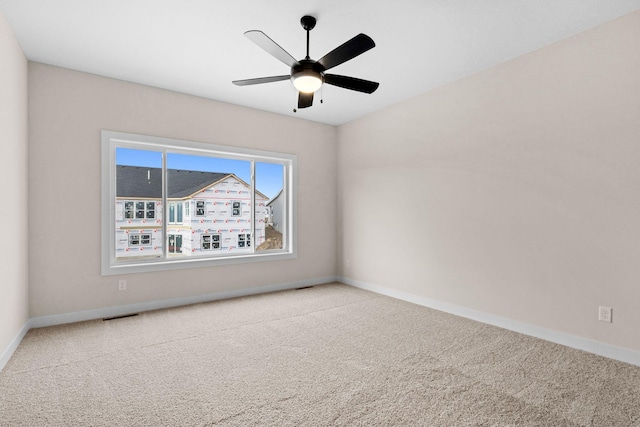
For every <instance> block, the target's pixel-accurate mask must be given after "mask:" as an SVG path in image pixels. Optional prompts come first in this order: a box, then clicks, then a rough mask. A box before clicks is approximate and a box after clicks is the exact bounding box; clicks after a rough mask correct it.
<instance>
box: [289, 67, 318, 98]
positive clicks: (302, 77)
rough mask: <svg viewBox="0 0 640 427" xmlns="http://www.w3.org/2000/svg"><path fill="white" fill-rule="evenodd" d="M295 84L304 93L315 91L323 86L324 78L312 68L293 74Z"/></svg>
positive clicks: (292, 78)
mask: <svg viewBox="0 0 640 427" xmlns="http://www.w3.org/2000/svg"><path fill="white" fill-rule="evenodd" d="M291 80H292V81H293V85H294V86H295V88H296V89H298V91H300V92H303V93H313V92H315V91H317V90H318V89H320V86H322V78H321V77H320V75H318V74H317V73H314V72H313V71H311V70H305V71H301V72H299V73H296V74H294V75H293V76H291Z"/></svg>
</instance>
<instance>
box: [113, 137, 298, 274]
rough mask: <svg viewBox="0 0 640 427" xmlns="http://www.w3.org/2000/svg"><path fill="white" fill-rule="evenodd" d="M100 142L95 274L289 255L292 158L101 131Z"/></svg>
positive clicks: (291, 250)
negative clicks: (98, 269) (99, 220)
mask: <svg viewBox="0 0 640 427" xmlns="http://www.w3.org/2000/svg"><path fill="white" fill-rule="evenodd" d="M102 140H103V145H102V189H103V192H102V225H103V227H102V274H103V275H110V274H124V273H137V272H145V271H157V270H167V269H176V268H189V267H196V266H203V265H211V266H213V265H218V264H229V263H245V262H254V261H265V260H281V259H288V258H295V257H296V248H295V220H296V211H295V203H294V197H295V183H296V180H295V171H296V156H295V155H290V154H281V153H272V152H267V151H258V150H249V149H242V148H235V147H226V146H220V145H210V144H204V143H196V142H190V141H179V140H173V139H165V138H157V137H149V136H144V135H133V134H124V133H118V132H110V131H103V132H102ZM274 200H276V201H277V203H276V205H277V209H276V208H274V209H271V208H270V207H269V206H270V205H269V203H270V202H272V201H274ZM270 212H272V214H269V213H270ZM276 213H277V215H276ZM273 217H277V221H275V220H272V218H273ZM275 223H277V226H278V229H277V230H276V229H275V227H274V224H275ZM136 247H137V248H140V250H139V251H132V250H131V249H132V248H136Z"/></svg>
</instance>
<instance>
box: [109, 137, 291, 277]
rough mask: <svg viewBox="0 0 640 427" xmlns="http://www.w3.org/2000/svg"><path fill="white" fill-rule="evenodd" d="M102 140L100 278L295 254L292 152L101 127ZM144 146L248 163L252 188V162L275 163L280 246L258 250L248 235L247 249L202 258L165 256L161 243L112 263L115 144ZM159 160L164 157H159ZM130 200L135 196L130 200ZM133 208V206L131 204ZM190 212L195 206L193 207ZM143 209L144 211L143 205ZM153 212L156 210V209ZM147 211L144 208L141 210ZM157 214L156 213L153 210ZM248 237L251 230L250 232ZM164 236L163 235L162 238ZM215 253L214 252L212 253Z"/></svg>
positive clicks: (165, 203)
mask: <svg viewBox="0 0 640 427" xmlns="http://www.w3.org/2000/svg"><path fill="white" fill-rule="evenodd" d="M101 137H102V138H101V139H102V182H101V183H102V194H101V196H102V209H101V211H102V256H101V258H102V259H101V272H102V275H103V276H109V275H118V274H130V273H143V272H151V271H162V270H173V269H183V268H195V267H210V266H216V265H226V264H242V263H251V262H263V261H277V260H283V259H293V258H296V257H297V236H296V234H297V233H296V223H297V209H296V203H295V197H296V194H297V192H296V188H297V185H296V174H297V156H296V155H295V154H287V153H277V152H270V151H263V150H254V149H248V148H239V147H230V146H225V145H216V144H208V143H202V142H194V141H184V140H178V139H170V138H162V137H155V136H148V135H138V134H131V133H123V132H114V131H108V130H103V131H102V134H101ZM119 147H122V148H131V149H147V150H153V151H159V152H162V153H163V157H164V158H166V153H167V152H171V153H180V154H192V155H208V156H215V157H223V158H231V159H239V160H245V161H249V162H250V164H251V182H250V183H249V184H250V185H251V186H252V188H254V190H255V163H256V162H262V163H276V164H281V165H283V169H284V190H283V191H284V193H285V194H284V195H285V199H284V200H285V207H286V209H285V212H286V215H285V216H286V222H287V224H286V227H285V228H284V229H283V233H282V238H283V246H284V248H283V249H271V250H268V251H257V250H256V248H255V241H254V239H253V237H252V238H251V253H231V254H216V255H215V256H202V257H180V258H175V257H169V256H167V252H168V246H167V245H164V246H165V247H164V254H163V257H162V258H152V259H143V260H140V259H136V260H126V261H117V260H116V257H115V252H116V251H115V245H116V242H115V235H116V233H115V227H116V218H115V215H116V213H115V212H116V209H115V204H116V180H115V176H116V148H119ZM163 164H166V161H165V160H163ZM134 203H135V200H134ZM162 206H163V207H164V208H163V215H162V218H163V235H164V236H165V237H166V236H167V235H168V234H169V233H168V232H167V227H168V225H169V224H168V219H169V217H168V215H169V209H168V201H167V200H166V197H163V203H162ZM251 206H252V207H255V191H253V192H252V194H251ZM134 207H135V205H134ZM193 209H194V213H195V212H196V207H195V205H194V207H193ZM145 211H146V209H145ZM156 211H157V209H156ZM145 214H146V212H145ZM156 217H157V212H156ZM256 220H257V218H256V215H255V208H253V209H251V223H252V224H254V226H255V224H256ZM251 235H252V236H253V232H252V233H251ZM165 240H166V238H165ZM211 252H215V251H211Z"/></svg>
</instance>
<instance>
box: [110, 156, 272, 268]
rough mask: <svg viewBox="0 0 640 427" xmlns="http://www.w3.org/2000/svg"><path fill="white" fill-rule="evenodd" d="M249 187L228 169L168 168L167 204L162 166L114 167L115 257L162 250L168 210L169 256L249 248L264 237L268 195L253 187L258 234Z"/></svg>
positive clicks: (149, 255)
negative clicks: (253, 228)
mask: <svg viewBox="0 0 640 427" xmlns="http://www.w3.org/2000/svg"><path fill="white" fill-rule="evenodd" d="M250 191H251V187H250V186H249V184H247V183H246V182H244V181H243V180H241V179H240V178H238V177H237V176H235V175H234V174H228V173H216V172H197V171H185V170H176V169H168V170H167V205H168V209H163V206H162V169H160V168H149V167H139V166H116V258H119V259H122V258H128V259H132V258H155V257H159V256H161V255H162V254H163V250H164V245H165V242H164V241H163V235H162V222H163V220H164V219H163V213H164V212H167V215H168V216H167V218H166V219H167V237H166V239H167V242H166V244H167V253H168V255H170V256H172V255H173V256H190V255H205V254H215V253H216V252H226V253H228V252H238V253H242V252H251V247H252V245H255V246H256V247H258V246H259V245H260V244H261V243H262V242H264V240H265V220H264V218H265V215H266V212H267V208H266V202H267V200H268V197H266V196H265V195H264V194H262V193H260V192H259V191H256V192H255V204H256V206H255V216H254V218H255V221H256V224H255V225H256V227H255V228H256V229H255V235H254V236H252V235H251V232H252V227H251V194H250Z"/></svg>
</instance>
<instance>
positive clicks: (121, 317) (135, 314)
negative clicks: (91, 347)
mask: <svg viewBox="0 0 640 427" xmlns="http://www.w3.org/2000/svg"><path fill="white" fill-rule="evenodd" d="M137 315H138V313H133V314H125V315H124V316H113V317H106V318H104V319H102V321H104V322H106V321H107V320H115V319H124V318H125V317H133V316H137Z"/></svg>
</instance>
